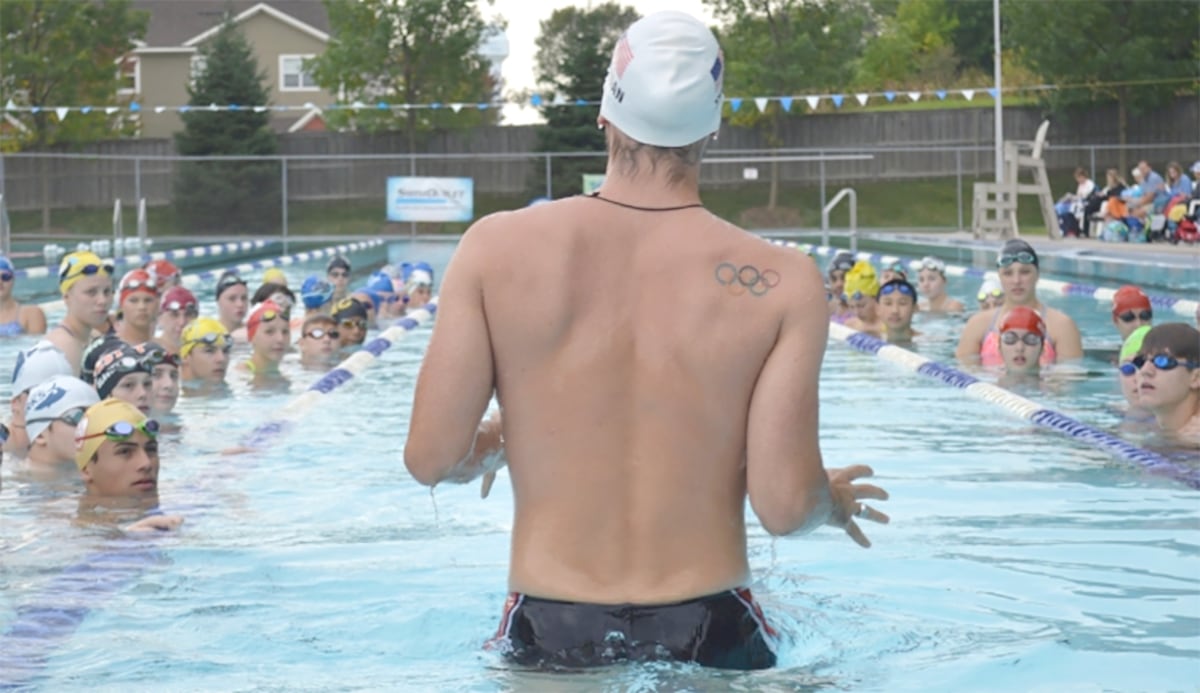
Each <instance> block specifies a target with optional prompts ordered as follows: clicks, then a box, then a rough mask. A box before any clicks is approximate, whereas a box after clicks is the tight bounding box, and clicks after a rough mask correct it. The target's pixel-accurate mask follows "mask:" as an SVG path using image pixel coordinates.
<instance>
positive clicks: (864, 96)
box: [854, 94, 871, 106]
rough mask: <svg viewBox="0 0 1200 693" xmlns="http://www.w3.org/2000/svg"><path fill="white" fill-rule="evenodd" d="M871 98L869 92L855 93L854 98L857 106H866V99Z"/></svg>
mask: <svg viewBox="0 0 1200 693" xmlns="http://www.w3.org/2000/svg"><path fill="white" fill-rule="evenodd" d="M869 98H871V95H870V94H855V95H854V99H855V100H856V101H858V105H859V106H866V105H867V99H869Z"/></svg>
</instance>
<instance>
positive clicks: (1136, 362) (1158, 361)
mask: <svg viewBox="0 0 1200 693" xmlns="http://www.w3.org/2000/svg"><path fill="white" fill-rule="evenodd" d="M1147 361H1149V362H1150V363H1153V364H1154V367H1155V368H1157V369H1158V370H1160V371H1173V370H1175V369H1176V368H1178V367H1180V366H1183V367H1184V368H1186V369H1188V370H1192V369H1193V368H1200V363H1197V362H1196V361H1180V360H1179V359H1177V358H1175V357H1174V356H1171V355H1170V354H1157V355H1155V356H1152V357H1150V358H1147V357H1145V356H1143V355H1141V354H1138V355H1137V356H1134V357H1133V358H1132V359H1130V361H1129V363H1122V364H1121V366H1120V371H1121V375H1133V374H1134V373H1137V372H1138V371H1140V370H1142V366H1144V365H1146V362H1147Z"/></svg>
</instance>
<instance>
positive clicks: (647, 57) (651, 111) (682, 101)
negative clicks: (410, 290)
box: [600, 11, 725, 147]
mask: <svg viewBox="0 0 1200 693" xmlns="http://www.w3.org/2000/svg"><path fill="white" fill-rule="evenodd" d="M724 78H725V57H724V55H723V54H722V53H721V47H720V46H719V45H717V39H716V37H715V36H713V34H712V32H711V31H709V29H708V27H706V26H704V24H703V23H702V22H700V20H698V19H696V18H695V17H692V16H691V15H688V14H685V13H683V12H676V11H665V12H655V13H654V14H652V15H650V16H648V17H644V18H642V19H640V20H638V21H636V22H634V23H633V25H632V26H630V27H629V29H628V30H626V32H625V33H624V34H623V35H622V36H621V38H620V39H619V40H618V41H617V45H616V46H615V47H614V48H613V57H612V62H611V63H610V64H609V67H608V76H607V77H606V78H605V79H604V95H603V97H602V98H601V101H600V115H601V116H603V117H604V118H606V119H607V120H608V121H609V122H611V123H612V124H613V125H615V126H616V127H617V128H619V129H620V130H621V132H623V133H625V134H626V135H628V136H630V137H631V138H633V139H634V140H636V141H638V142H641V143H642V144H648V145H651V146H655V147H682V146H684V145H688V144H692V143H693V142H696V141H699V140H701V139H703V138H705V137H707V136H708V135H711V134H712V133H714V132H716V131H717V130H719V129H720V127H721V102H722V99H723V90H722V87H723V85H724V82H725V79H724Z"/></svg>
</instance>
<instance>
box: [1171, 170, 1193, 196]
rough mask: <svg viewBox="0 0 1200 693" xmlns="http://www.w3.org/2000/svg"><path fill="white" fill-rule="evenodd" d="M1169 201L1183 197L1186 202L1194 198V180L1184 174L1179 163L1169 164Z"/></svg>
mask: <svg viewBox="0 0 1200 693" xmlns="http://www.w3.org/2000/svg"><path fill="white" fill-rule="evenodd" d="M1166 186H1167V199H1168V200H1173V199H1175V198H1176V197H1182V198H1183V199H1184V200H1186V199H1188V198H1189V197H1191V196H1192V179H1191V178H1188V175H1187V174H1186V173H1184V172H1183V167H1182V166H1180V165H1179V162H1178V161H1172V162H1171V163H1169V164H1167V180H1166Z"/></svg>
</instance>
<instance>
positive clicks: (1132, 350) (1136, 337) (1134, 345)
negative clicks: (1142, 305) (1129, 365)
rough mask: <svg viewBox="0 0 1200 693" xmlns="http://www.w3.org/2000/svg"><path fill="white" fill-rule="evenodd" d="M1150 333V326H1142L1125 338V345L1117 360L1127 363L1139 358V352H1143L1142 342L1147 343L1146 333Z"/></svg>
mask: <svg viewBox="0 0 1200 693" xmlns="http://www.w3.org/2000/svg"><path fill="white" fill-rule="evenodd" d="M1149 331H1150V326H1149V325H1142V326H1141V327H1139V328H1137V329H1136V330H1134V331H1133V332H1130V333H1129V336H1128V337H1126V338H1125V343H1124V344H1122V345H1121V354H1120V356H1118V357H1117V360H1118V361H1119V362H1121V363H1125V362H1126V361H1128V360H1129V359H1132V358H1133V357H1134V356H1137V355H1138V352H1139V351H1141V350H1142V342H1144V341H1146V333H1147V332H1149Z"/></svg>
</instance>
